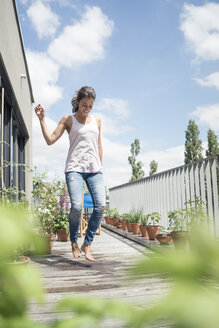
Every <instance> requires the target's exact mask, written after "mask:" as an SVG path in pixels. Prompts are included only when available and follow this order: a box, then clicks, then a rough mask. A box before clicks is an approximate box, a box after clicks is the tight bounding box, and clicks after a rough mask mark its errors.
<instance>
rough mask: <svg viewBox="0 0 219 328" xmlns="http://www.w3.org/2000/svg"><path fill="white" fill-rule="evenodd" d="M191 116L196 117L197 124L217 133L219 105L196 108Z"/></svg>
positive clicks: (218, 128) (218, 130)
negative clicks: (207, 126) (206, 126)
mask: <svg viewBox="0 0 219 328" xmlns="http://www.w3.org/2000/svg"><path fill="white" fill-rule="evenodd" d="M191 115H195V116H197V117H198V119H199V123H201V124H205V125H209V127H210V128H211V129H213V130H216V131H217V132H219V104H215V105H209V106H202V107H197V109H196V110H195V111H194V112H192V113H191Z"/></svg>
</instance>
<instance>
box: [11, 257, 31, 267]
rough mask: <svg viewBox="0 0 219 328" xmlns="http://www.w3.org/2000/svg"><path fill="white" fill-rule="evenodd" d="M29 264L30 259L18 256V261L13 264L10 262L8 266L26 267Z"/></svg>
mask: <svg viewBox="0 0 219 328" xmlns="http://www.w3.org/2000/svg"><path fill="white" fill-rule="evenodd" d="M29 262H30V258H29V257H28V256H18V259H17V260H16V261H14V262H10V263H8V264H15V265H24V264H25V265H26V264H28V263H29Z"/></svg>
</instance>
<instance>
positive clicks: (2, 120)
mask: <svg viewBox="0 0 219 328" xmlns="http://www.w3.org/2000/svg"><path fill="white" fill-rule="evenodd" d="M0 88H1V89H2V99H1V185H2V190H4V188H5V183H4V170H3V164H4V157H3V152H4V98H5V89H4V88H3V87H2V79H1V76H0ZM2 200H3V201H4V194H3V193H2Z"/></svg>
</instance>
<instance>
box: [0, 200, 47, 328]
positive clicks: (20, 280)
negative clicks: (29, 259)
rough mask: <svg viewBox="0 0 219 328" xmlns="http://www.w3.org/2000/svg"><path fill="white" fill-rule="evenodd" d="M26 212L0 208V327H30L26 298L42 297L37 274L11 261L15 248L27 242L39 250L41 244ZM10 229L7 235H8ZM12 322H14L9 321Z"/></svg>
mask: <svg viewBox="0 0 219 328" xmlns="http://www.w3.org/2000/svg"><path fill="white" fill-rule="evenodd" d="M30 215H31V214H30V213H28V212H27V211H24V210H22V209H21V208H19V209H18V208H16V209H15V208H13V207H10V206H7V207H6V206H4V207H2V206H1V207H0V220H1V232H2V234H1V238H0V294H1V297H0V327H1V328H3V327H19V326H20V327H28V325H29V327H32V324H31V321H30V319H28V317H27V315H26V311H27V303H28V301H29V300H30V298H35V299H36V300H38V301H42V300H43V292H42V287H41V283H40V276H39V275H38V274H37V272H36V271H35V269H33V268H32V266H31V265H30V264H29V265H28V266H26V265H25V266H22V265H21V266H20V265H19V266H18V265H13V264H11V262H12V259H13V258H14V255H15V253H16V250H17V249H26V248H29V247H30V245H31V246H32V247H33V248H34V249H35V250H38V251H42V249H43V244H42V242H41V240H40V239H39V237H38V236H37V235H36V234H35V233H34V230H33V227H32V225H31V224H30V220H29V218H30ZM8 232H10V237H9V236H8ZM13 322H14V323H13Z"/></svg>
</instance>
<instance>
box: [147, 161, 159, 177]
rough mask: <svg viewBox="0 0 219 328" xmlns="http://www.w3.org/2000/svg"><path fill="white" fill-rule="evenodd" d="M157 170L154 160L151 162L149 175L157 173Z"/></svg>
mask: <svg viewBox="0 0 219 328" xmlns="http://www.w3.org/2000/svg"><path fill="white" fill-rule="evenodd" d="M157 168H158V163H157V162H155V160H153V161H151V163H150V172H149V175H150V176H152V175H153V174H155V173H156V172H157Z"/></svg>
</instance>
